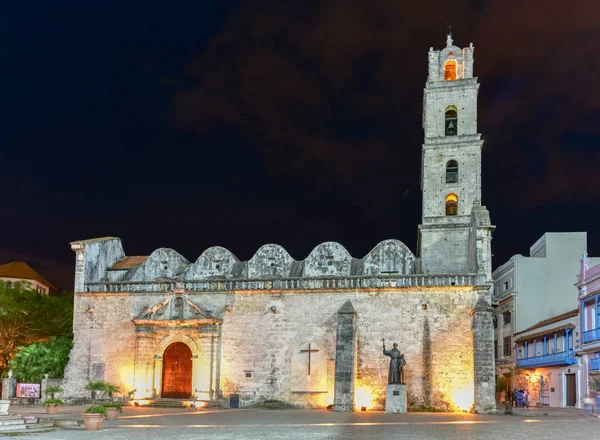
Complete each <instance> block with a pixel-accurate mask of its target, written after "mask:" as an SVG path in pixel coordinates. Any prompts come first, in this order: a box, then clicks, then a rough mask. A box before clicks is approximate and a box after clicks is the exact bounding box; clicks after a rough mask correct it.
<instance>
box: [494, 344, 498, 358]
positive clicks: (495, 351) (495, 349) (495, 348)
mask: <svg viewBox="0 0 600 440" xmlns="http://www.w3.org/2000/svg"><path fill="white" fill-rule="evenodd" d="M494 359H498V340H497V339H496V340H494Z"/></svg>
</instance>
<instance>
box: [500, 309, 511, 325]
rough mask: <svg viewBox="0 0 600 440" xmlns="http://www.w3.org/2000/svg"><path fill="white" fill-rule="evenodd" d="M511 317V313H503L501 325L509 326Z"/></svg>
mask: <svg viewBox="0 0 600 440" xmlns="http://www.w3.org/2000/svg"><path fill="white" fill-rule="evenodd" d="M511 317H512V313H510V312H504V313H503V314H502V323H503V324H504V325H506V324H510V321H511Z"/></svg>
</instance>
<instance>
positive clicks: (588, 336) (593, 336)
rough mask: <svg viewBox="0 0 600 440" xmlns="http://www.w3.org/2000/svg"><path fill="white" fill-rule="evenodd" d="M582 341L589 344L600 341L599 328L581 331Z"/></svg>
mask: <svg viewBox="0 0 600 440" xmlns="http://www.w3.org/2000/svg"><path fill="white" fill-rule="evenodd" d="M582 336H583V343H584V344H589V343H590V342H595V341H600V328H595V329H594V330H589V331H587V332H583V333H582Z"/></svg>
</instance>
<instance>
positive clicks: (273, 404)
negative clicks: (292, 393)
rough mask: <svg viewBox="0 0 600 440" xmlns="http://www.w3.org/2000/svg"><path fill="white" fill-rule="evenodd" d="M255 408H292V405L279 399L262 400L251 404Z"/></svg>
mask: <svg viewBox="0 0 600 440" xmlns="http://www.w3.org/2000/svg"><path fill="white" fill-rule="evenodd" d="M253 406H254V407H256V408H266V409H286V408H292V407H293V406H292V405H290V404H289V403H287V402H283V401H281V400H262V401H259V402H257V403H256V404H255V405H253Z"/></svg>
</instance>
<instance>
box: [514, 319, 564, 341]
mask: <svg viewBox="0 0 600 440" xmlns="http://www.w3.org/2000/svg"><path fill="white" fill-rule="evenodd" d="M567 328H571V329H573V328H575V326H574V325H573V324H565V325H561V326H559V327H555V328H551V329H548V330H543V331H541V332H537V333H533V334H531V335H523V336H521V337H520V338H517V339H515V340H514V342H515V344H518V343H519V342H523V341H530V340H532V339H535V338H539V337H540V336H546V335H550V334H552V333H556V332H559V331H561V330H565V329H567ZM526 331H527V330H526ZM520 333H523V332H520Z"/></svg>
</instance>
